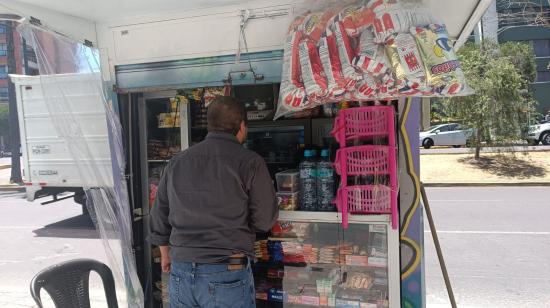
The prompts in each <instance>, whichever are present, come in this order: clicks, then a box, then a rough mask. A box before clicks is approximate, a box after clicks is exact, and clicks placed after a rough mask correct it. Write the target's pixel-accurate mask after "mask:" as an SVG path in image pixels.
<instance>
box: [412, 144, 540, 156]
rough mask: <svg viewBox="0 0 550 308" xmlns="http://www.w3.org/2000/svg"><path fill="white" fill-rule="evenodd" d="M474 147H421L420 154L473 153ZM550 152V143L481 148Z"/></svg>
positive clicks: (494, 151) (483, 151) (486, 148)
mask: <svg viewBox="0 0 550 308" xmlns="http://www.w3.org/2000/svg"><path fill="white" fill-rule="evenodd" d="M474 151H475V149H474V148H458V149H455V148H450V147H433V148H431V149H424V148H420V154H422V155H424V154H428V155H429V154H473V153H474ZM544 151H549V152H550V145H538V146H528V145H517V146H512V147H484V148H481V153H504V152H516V153H517V152H544ZM549 155H550V153H549Z"/></svg>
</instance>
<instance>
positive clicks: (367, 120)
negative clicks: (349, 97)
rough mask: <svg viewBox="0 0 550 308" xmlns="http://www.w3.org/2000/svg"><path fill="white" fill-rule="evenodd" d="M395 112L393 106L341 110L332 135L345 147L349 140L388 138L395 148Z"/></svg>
mask: <svg viewBox="0 0 550 308" xmlns="http://www.w3.org/2000/svg"><path fill="white" fill-rule="evenodd" d="M394 117H395V112H394V109H393V107H392V106H371V107H358V108H350V109H344V110H340V113H339V114H338V117H337V118H336V120H335V122H334V127H333V130H332V135H333V136H334V138H336V141H338V143H340V147H342V148H343V147H345V146H346V143H347V141H348V140H352V139H368V138H374V137H387V138H388V145H392V146H395V119H394Z"/></svg>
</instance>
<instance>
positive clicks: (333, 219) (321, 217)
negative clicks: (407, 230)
mask: <svg viewBox="0 0 550 308" xmlns="http://www.w3.org/2000/svg"><path fill="white" fill-rule="evenodd" d="M390 219H391V217H390V215H351V214H350V215H349V223H350V224H353V223H357V224H367V223H378V224H389V223H390ZM279 220H282V221H285V220H289V221H297V222H328V223H340V222H342V214H341V213H338V212H306V211H279Z"/></svg>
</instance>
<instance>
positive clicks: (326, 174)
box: [316, 149, 335, 212]
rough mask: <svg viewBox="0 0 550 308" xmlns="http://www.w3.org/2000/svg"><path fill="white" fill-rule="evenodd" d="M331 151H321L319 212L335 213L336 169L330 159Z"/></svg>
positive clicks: (318, 194) (318, 173)
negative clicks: (333, 201) (333, 202)
mask: <svg viewBox="0 0 550 308" xmlns="http://www.w3.org/2000/svg"><path fill="white" fill-rule="evenodd" d="M329 154H330V151H329V150H328V149H324V150H322V151H321V160H320V161H319V162H318V163H317V172H316V174H317V210H318V211H323V212H330V211H334V209H335V207H334V204H332V200H333V199H334V169H333V167H332V163H331V161H330V159H329Z"/></svg>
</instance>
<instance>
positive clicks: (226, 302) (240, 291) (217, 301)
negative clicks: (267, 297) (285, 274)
mask: <svg viewBox="0 0 550 308" xmlns="http://www.w3.org/2000/svg"><path fill="white" fill-rule="evenodd" d="M183 307H201V308H219V307H235V308H248V307H251V308H253V307H256V293H255V291H254V278H253V277H252V269H251V267H250V262H248V265H245V266H244V268H243V269H240V270H232V271H230V270H228V269H227V265H226V264H200V263H189V262H173V263H172V267H171V271H170V308H183Z"/></svg>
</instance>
